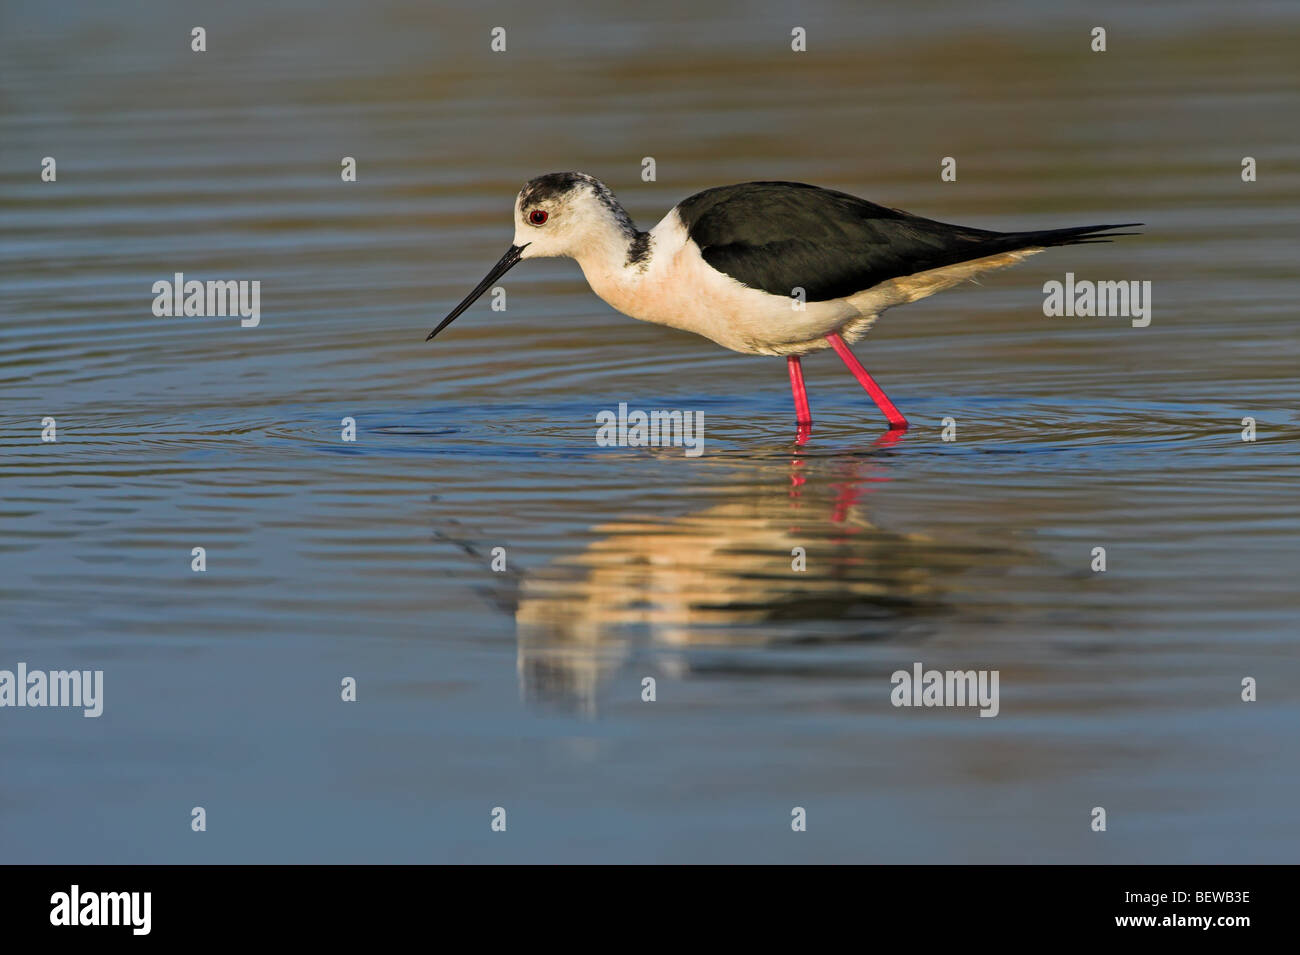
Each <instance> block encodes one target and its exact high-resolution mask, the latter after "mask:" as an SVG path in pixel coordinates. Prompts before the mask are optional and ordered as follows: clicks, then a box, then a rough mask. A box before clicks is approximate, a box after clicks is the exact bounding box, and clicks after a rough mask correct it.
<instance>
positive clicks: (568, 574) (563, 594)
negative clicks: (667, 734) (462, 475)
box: [461, 432, 980, 714]
mask: <svg viewBox="0 0 1300 955" xmlns="http://www.w3.org/2000/svg"><path fill="white" fill-rule="evenodd" d="M898 437H899V433H897V432H891V435H887V436H886V438H885V439H882V441H881V442H879V445H878V446H881V447H886V446H888V445H890V444H893V443H896V442H897V440H898ZM883 468H884V464H883V463H882V461H881V459H880V458H878V457H870V458H867V457H861V456H855V457H834V458H817V457H803V456H797V457H795V458H794V459H793V460H792V461H791V462H790V464H789V465H788V467H787V466H778V467H771V466H765V465H760V466H759V467H758V468H757V469H756V470H754V471H752V472H750V473H749V474H748V475H747V478H748V479H747V480H744V481H741V482H739V483H732V484H728V485H725V486H724V489H723V491H722V493H721V495H720V496H721V498H722V501H721V503H718V504H715V505H713V506H712V507H708V508H705V509H704V510H699V511H694V512H691V513H688V514H683V515H680V516H675V517H668V518H665V517H657V516H650V515H647V516H644V517H640V516H627V517H624V518H621V519H618V520H614V521H609V522H606V523H603V524H599V525H596V526H594V527H593V528H592V529H591V534H592V535H593V537H594V539H593V540H592V541H591V542H590V543H589V544H588V545H587V546H586V547H585V548H584V549H583V550H582V551H581V552H580V553H577V554H573V555H570V556H566V557H564V558H561V559H559V560H557V561H554V562H553V563H551V564H549V565H547V566H545V567H541V568H538V569H533V570H524V571H520V572H517V573H516V574H515V575H514V577H513V579H512V580H511V581H510V583H509V585H505V586H503V585H500V584H498V585H497V586H496V588H495V590H494V593H493V594H492V596H493V598H494V600H495V602H496V603H497V605H498V606H499V607H501V609H502V610H504V611H506V612H513V614H514V618H515V623H516V632H517V638H518V658H517V659H518V671H519V680H520V688H521V692H522V694H523V695H524V697H525V698H526V699H529V700H531V701H535V702H543V703H546V704H548V705H556V706H559V707H562V708H564V709H573V710H578V711H581V712H584V713H587V714H594V713H595V711H596V708H597V704H598V701H599V699H600V696H601V694H602V692H603V691H604V690H606V688H608V687H609V685H610V684H611V683H612V681H614V679H615V678H616V677H617V676H618V675H619V674H621V673H622V672H623V671H625V670H626V668H627V667H628V666H629V664H630V663H631V662H632V661H633V660H634V659H636V658H638V657H642V658H644V662H645V663H646V668H647V673H648V672H650V670H654V671H655V672H657V673H658V674H660V675H663V674H674V673H675V674H677V675H685V673H687V672H689V671H690V670H691V669H692V667H693V666H695V665H697V663H696V662H694V661H692V659H691V654H692V652H694V651H697V650H700V649H702V648H715V649H716V648H728V647H730V648H736V647H746V646H748V647H774V646H780V645H791V644H809V643H832V642H844V641H871V640H883V639H886V638H891V637H896V636H899V635H901V634H904V633H906V634H908V635H909V636H913V637H915V636H918V635H924V633H925V631H926V630H927V629H928V628H929V627H930V626H932V625H933V623H934V622H935V621H936V620H937V618H938V617H939V616H940V615H942V614H944V613H946V612H947V611H948V609H949V608H948V607H947V606H946V605H945V603H944V599H943V593H944V588H945V582H947V584H948V585H951V582H952V578H953V576H954V575H955V574H958V573H960V572H961V571H963V570H964V569H966V568H968V567H970V566H971V565H972V564H973V563H974V562H975V561H978V560H980V556H979V554H978V553H977V552H973V551H972V550H970V549H965V550H963V549H961V548H953V547H951V546H946V545H944V544H941V543H939V542H936V541H934V540H933V539H930V538H927V537H925V536H923V535H916V534H904V533H898V532H895V531H887V530H883V529H881V528H878V527H876V526H874V525H873V524H872V523H871V521H870V520H869V519H868V517H867V514H866V507H865V501H866V500H869V497H870V491H871V490H872V488H873V486H875V484H876V483H877V482H881V481H885V480H887V477H885V475H884V472H883ZM461 546H462V547H465V549H467V550H470V551H472V552H477V549H476V548H473V547H472V546H470V545H466V544H464V543H463V542H462V543H461ZM800 566H804V567H806V569H805V570H799V569H797V568H799V567H800ZM498 579H499V575H498ZM641 675H642V674H640V673H638V674H637V675H636V676H637V682H635V683H633V684H632V686H633V687H634V688H636V689H637V690H638V692H639V679H640V676H641ZM625 689H626V687H625Z"/></svg>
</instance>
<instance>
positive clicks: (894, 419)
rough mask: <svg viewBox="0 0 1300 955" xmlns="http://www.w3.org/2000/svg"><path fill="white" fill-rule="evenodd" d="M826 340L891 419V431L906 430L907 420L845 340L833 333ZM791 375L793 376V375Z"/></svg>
mask: <svg viewBox="0 0 1300 955" xmlns="http://www.w3.org/2000/svg"><path fill="white" fill-rule="evenodd" d="M826 340H827V341H828V342H830V343H831V347H832V348H834V349H835V353H836V354H837V355H839V356H840V357H841V358H842V359H844V364H846V365H848V366H849V371H851V372H853V377H854V378H856V379H858V384H860V385H861V386H862V387H863V388H865V389H866V390H867V394H869V395H871V400H872V401H874V402H875V403H876V406H877V407H878V408H879V409H880V410H881V411H883V412H884V413H885V417H886V418H888V419H889V428H890V430H891V431H892V430H893V429H895V428H906V427H907V419H906V418H904V417H903V414H902V412H901V411H899V410H898V409H897V408H895V407H894V403H893V402H892V401H890V400H889V397H888V396H887V395H886V394H885V393H884V392H883V391H882V390H881V388H880V386H879V385H878V384H876V382H875V380H874V379H873V378H872V377H871V375H869V374H867V370H866V369H865V368H863V367H862V363H861V362H860V361H858V360H857V358H855V357H854V356H853V352H851V351H849V346H848V345H846V344H844V339H842V338H840V336H839V335H837V334H835V333H834V332H831V334H829V335H827V336H826ZM791 374H792V375H793V373H791Z"/></svg>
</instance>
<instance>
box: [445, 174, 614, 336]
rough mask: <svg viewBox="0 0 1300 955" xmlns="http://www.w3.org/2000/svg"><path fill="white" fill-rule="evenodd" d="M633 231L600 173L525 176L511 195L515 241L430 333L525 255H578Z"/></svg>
mask: <svg viewBox="0 0 1300 955" xmlns="http://www.w3.org/2000/svg"><path fill="white" fill-rule="evenodd" d="M635 234H636V226H635V225H633V224H632V220H631V219H630V218H629V217H628V214H627V213H626V212H625V211H624V210H623V207H622V206H621V205H619V203H618V200H617V199H615V198H614V193H612V192H610V190H609V187H608V186H606V185H605V184H604V183H603V182H601V181H600V180H599V179H596V178H594V177H593V176H588V175H587V174H586V173H583V172H551V173H547V174H546V175H545V176H538V177H537V178H536V179H532V180H529V182H528V183H527V184H526V185H525V186H524V188H522V189H520V190H519V195H518V196H516V197H515V240H514V244H513V245H511V246H510V248H509V249H507V250H506V254H505V255H503V256H502V257H501V261H499V262H498V263H497V264H496V265H494V266H493V267H492V270H491V271H490V272H488V274H487V277H486V278H484V279H483V281H482V282H480V283H479V284H478V285H477V286H476V287H475V288H474V290H473V291H472V292H470V293H469V295H467V296H466V297H465V300H464V301H463V302H461V303H460V304H459V305H457V306H456V307H455V308H454V309H452V311H451V314H449V315H448V316H447V317H446V318H444V319H443V320H442V321H441V322H440V323H439V324H438V327H437V328H435V329H434V330H433V331H431V332H430V333H429V338H433V336H434V335H437V334H438V333H439V332H440V331H442V330H443V329H444V328H446V327H447V326H448V325H450V324H451V323H452V322H453V321H455V320H456V318H457V317H458V316H459V315H460V314H461V313H462V312H464V311H465V309H467V308H469V307H470V306H471V305H473V304H474V302H475V301H476V300H477V299H478V298H479V296H481V295H482V294H483V293H484V292H486V291H487V290H488V289H490V288H491V287H492V283H493V282H495V281H496V280H497V279H499V278H501V276H503V275H505V274H506V272H508V271H510V270H511V269H512V268H514V267H515V265H517V264H518V263H519V262H521V261H523V260H524V259H536V258H545V257H547V256H557V255H566V256H569V257H571V258H575V259H581V258H583V257H584V256H585V255H587V254H591V253H594V252H596V251H599V250H601V249H602V248H604V247H617V246H618V245H619V243H623V244H624V245H625V244H626V242H627V239H628V237H629V236H633V235H635ZM429 338H426V339H425V341H428V340H429Z"/></svg>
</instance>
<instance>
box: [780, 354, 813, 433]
mask: <svg viewBox="0 0 1300 955" xmlns="http://www.w3.org/2000/svg"><path fill="white" fill-rule="evenodd" d="M786 365H787V366H788V367H789V369H790V391H791V392H793V393H794V424H795V437H794V443H795V444H797V445H800V446H802V445H804V444H805V443H807V441H808V436H809V435H810V434H811V433H812V411H811V410H809V408H808V390H807V389H806V388H804V386H803V366H802V365H800V364H799V356H798V355H787V356H786Z"/></svg>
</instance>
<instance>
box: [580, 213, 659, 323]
mask: <svg viewBox="0 0 1300 955" xmlns="http://www.w3.org/2000/svg"><path fill="white" fill-rule="evenodd" d="M630 226H631V222H630V221H629V222H628V223H627V224H626V225H624V224H622V223H619V222H616V221H614V220H613V219H607V220H604V221H602V222H601V224H600V225H599V226H598V227H596V228H594V229H593V230H592V231H591V232H589V233H588V235H587V236H586V237H585V238H586V241H584V242H583V244H582V247H581V248H579V249H577V250H576V251H575V253H574V256H573V257H574V258H575V259H577V261H578V265H579V266H580V267H581V268H582V274H583V275H585V276H586V277H587V283H588V284H589V285H590V286H591V289H592V291H593V292H595V293H596V294H597V295H599V296H600V297H601V298H603V299H604V300H605V301H606V302H608V303H609V304H610V305H613V306H614V307H615V308H617V309H619V310H620V311H626V310H627V309H626V308H624V306H625V305H626V304H627V303H628V301H629V298H628V296H629V295H630V294H631V293H632V292H633V291H634V290H635V288H636V286H637V285H638V284H639V282H640V280H641V278H642V276H643V275H644V273H645V267H646V266H647V265H648V264H649V261H650V259H649V250H648V249H645V248H643V246H644V244H645V243H646V242H647V241H648V239H647V237H646V233H639V232H636V231H634V230H633V231H629V227H630ZM638 255H639V256H640V258H638Z"/></svg>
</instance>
